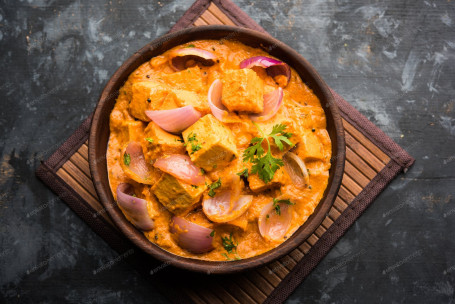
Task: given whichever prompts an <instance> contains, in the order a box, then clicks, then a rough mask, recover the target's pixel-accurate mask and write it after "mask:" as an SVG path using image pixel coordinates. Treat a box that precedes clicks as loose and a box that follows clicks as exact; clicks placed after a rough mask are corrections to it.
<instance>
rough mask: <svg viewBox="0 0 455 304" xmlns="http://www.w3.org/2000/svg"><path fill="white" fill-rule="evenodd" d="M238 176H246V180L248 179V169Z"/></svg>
mask: <svg viewBox="0 0 455 304" xmlns="http://www.w3.org/2000/svg"><path fill="white" fill-rule="evenodd" d="M236 174H237V175H238V176H244V177H245V178H248V169H243V170H242V171H240V172H237V173H236Z"/></svg>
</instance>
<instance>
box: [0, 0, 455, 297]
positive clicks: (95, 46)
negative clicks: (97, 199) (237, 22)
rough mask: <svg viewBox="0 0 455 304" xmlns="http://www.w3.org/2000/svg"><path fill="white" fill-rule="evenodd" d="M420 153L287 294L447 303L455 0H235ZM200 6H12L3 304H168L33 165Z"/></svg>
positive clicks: (4, 48) (1, 77) (4, 134)
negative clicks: (141, 52)
mask: <svg viewBox="0 0 455 304" xmlns="http://www.w3.org/2000/svg"><path fill="white" fill-rule="evenodd" d="M235 2H236V3H237V4H238V5H239V6H240V7H241V8H242V9H243V10H245V11H246V12H247V13H248V14H249V15H250V16H252V17H253V18H254V19H255V20H256V21H257V22H258V23H259V24H261V25H262V26H263V27H264V28H265V29H266V30H267V31H269V32H270V33H271V34H272V35H274V36H275V37H277V38H278V39H280V40H282V41H284V42H285V43H287V44H289V45H290V46H292V47H293V48H295V49H296V50H297V51H298V52H300V53H301V54H302V55H303V56H305V57H306V58H307V59H308V60H309V61H310V62H311V63H312V64H313V65H314V66H315V67H316V69H317V70H318V71H319V72H320V74H321V75H322V77H323V78H324V79H325V80H326V81H327V82H328V83H329V85H330V86H332V87H333V88H334V89H335V90H336V91H338V93H340V94H341V95H342V96H344V97H345V98H346V99H347V100H348V101H349V102H351V103H352V104H353V105H354V106H355V107H356V108H357V109H359V110H360V111H361V112H362V113H363V114H365V115H366V116H367V117H368V118H369V119H371V120H372V121H373V122H375V123H376V124H377V125H378V126H379V127H380V128H381V129H382V130H384V131H385V132H386V133H387V134H388V135H390V136H391V137H392V138H393V139H394V140H396V141H397V142H398V143H399V144H400V145H402V146H403V147H405V148H406V149H407V150H408V151H409V152H410V153H411V154H412V155H413V156H415V158H416V159H417V161H416V163H415V165H414V166H413V168H411V170H409V171H408V172H407V173H406V174H405V175H401V176H400V177H399V178H397V179H396V180H395V181H394V182H393V183H392V184H391V185H390V186H389V187H388V188H387V190H386V191H385V192H384V193H382V194H381V195H380V197H379V198H378V199H377V200H376V202H375V203H374V204H373V205H372V206H371V207H370V208H369V209H368V210H367V211H366V212H365V214H364V215H363V216H362V217H361V218H360V219H359V220H358V221H357V222H356V224H355V225H354V226H353V227H352V228H351V229H350V230H349V232H348V233H347V234H346V235H345V236H344V237H343V238H342V239H341V241H340V242H339V243H338V244H337V245H336V246H335V248H334V249H333V250H332V251H331V252H330V254H329V255H328V256H327V257H326V258H325V259H324V260H323V261H322V263H320V264H319V266H318V267H317V268H316V269H315V270H314V272H313V273H312V274H311V275H310V276H309V277H308V278H307V280H306V281H305V282H304V283H303V284H302V285H301V286H300V287H299V288H298V289H297V291H296V292H295V293H294V294H293V295H292V296H291V297H290V298H289V300H288V303H300V302H305V303H355V302H358V303H376V302H378V303H449V302H453V301H454V285H455V279H454V276H455V255H454V252H455V239H454V238H453V232H454V231H455V204H454V201H455V173H454V172H455V114H454V111H455V109H454V106H455V97H454V96H455V50H454V48H455V3H454V2H453V1H450V0H440V1H432V0H425V1H421V0H419V1H414V0H412V1H396V0H388V1H373V0H370V1H345V0H337V1H333V0H332V1H297V0H294V1H272V2H269V1H239V0H236V1H235ZM191 3H192V1H162V2H161V3H160V2H156V1H139V0H134V1H133V0H130V1H126V0H112V1H100V0H97V1H63V0H36V1H33V0H29V1H23V0H22V1H19V0H1V1H0V54H1V57H0V66H1V67H2V73H1V74H0V96H1V109H2V110H1V113H0V140H1V143H2V145H1V150H0V153H1V155H0V157H1V162H0V302H10V303H16V302H24V303H48V302H58V303H63V302H68V303H116V302H117V303H118V302H121V303H144V302H149V301H153V302H157V303H158V302H163V303H166V302H167V301H166V299H165V298H164V297H162V296H161V295H160V294H159V293H158V292H157V291H156V289H154V287H153V286H151V285H150V283H149V282H148V281H147V280H146V279H145V278H143V277H141V276H139V275H138V274H136V273H135V272H134V271H133V270H132V269H131V268H130V267H129V266H128V265H127V264H125V263H124V262H122V261H120V262H118V263H114V265H113V266H112V267H110V268H109V269H106V270H103V271H100V272H97V273H96V274H94V273H93V272H94V271H96V270H97V269H100V267H103V265H106V263H109V261H112V260H115V259H116V258H117V257H118V255H117V253H115V252H114V251H113V250H111V249H110V248H109V247H108V246H107V245H106V244H105V243H104V242H103V240H102V239H100V238H99V237H98V236H97V235H96V234H95V233H93V232H92V231H91V230H90V228H88V227H87V226H86V225H85V224H84V222H83V221H82V220H80V219H79V218H78V217H77V216H76V215H75V214H74V213H73V212H72V211H71V210H69V209H68V207H67V206H66V205H65V204H63V203H62V202H61V201H60V200H59V199H57V198H56V196H55V195H54V194H53V193H52V192H51V191H50V190H48V189H47V188H46V187H45V186H44V185H43V184H42V183H41V182H40V181H39V180H38V179H37V178H36V177H35V175H34V171H35V169H36V167H37V166H38V165H39V161H40V160H42V159H44V158H46V157H47V156H49V155H50V154H51V153H52V152H53V151H54V150H55V149H56V148H57V147H58V146H59V145H60V144H61V143H62V142H63V141H64V140H65V139H66V138H67V137H68V136H69V135H70V134H71V133H72V132H73V131H74V130H75V128H76V127H77V126H78V125H79V124H80V123H81V122H82V121H83V119H84V118H85V117H86V116H87V115H89V114H90V113H91V111H92V110H93V108H94V107H95V103H96V100H97V97H98V95H99V94H100V92H101V90H102V88H103V86H104V85H105V83H106V82H107V80H108V79H109V77H110V75H111V74H112V73H113V72H114V71H115V70H116V69H117V68H118V67H119V65H120V64H121V63H122V61H124V60H125V59H126V58H128V57H129V56H130V55H131V54H133V52H134V51H135V50H137V49H139V48H140V47H141V46H142V45H144V44H146V43H147V42H149V41H151V40H152V39H154V38H155V37H157V36H160V35H162V34H164V33H165V32H166V31H167V30H168V29H169V28H170V27H171V26H172V25H173V24H174V23H175V21H176V20H177V19H178V18H179V17H180V16H181V15H182V14H183V12H184V11H185V10H186V9H187V8H188V7H189V6H190V5H191Z"/></svg>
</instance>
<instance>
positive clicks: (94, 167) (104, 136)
mask: <svg viewBox="0 0 455 304" xmlns="http://www.w3.org/2000/svg"><path fill="white" fill-rule="evenodd" d="M233 31H235V40H236V41H241V42H243V43H247V44H249V45H251V46H256V47H257V46H262V47H264V48H266V49H267V48H268V47H269V49H270V50H271V52H270V53H272V54H271V55H272V56H273V55H275V56H276V57H278V58H280V59H284V61H286V62H289V63H290V65H291V66H292V67H293V68H295V69H296V70H295V71H293V73H298V74H299V75H300V76H303V79H304V80H305V82H306V83H308V84H309V86H310V87H311V88H312V89H313V90H314V93H315V95H316V96H317V97H318V98H319V99H320V100H321V103H322V105H323V106H324V107H323V108H321V109H323V110H324V111H325V113H326V115H327V131H328V134H329V139H330V140H331V141H332V147H331V151H329V150H330V149H328V150H327V151H329V152H331V153H332V155H336V157H335V158H333V160H334V162H333V164H332V169H330V173H329V177H328V187H327V189H326V191H325V192H324V193H323V194H322V193H321V196H323V198H322V201H321V203H320V204H319V205H318V206H317V207H316V209H315V212H314V214H313V215H311V216H310V217H309V219H308V220H307V221H306V222H305V224H304V225H303V226H301V227H300V228H299V226H298V225H297V226H296V227H295V229H293V231H296V232H295V233H294V234H292V233H289V234H288V236H290V238H289V240H288V241H286V242H284V243H282V244H281V245H279V246H278V247H276V248H274V249H272V250H270V249H271V248H273V247H269V248H266V250H263V249H264V248H262V249H261V250H262V251H256V252H253V253H251V254H250V255H244V256H240V257H241V258H242V260H240V261H234V262H232V263H229V264H230V265H229V266H226V267H223V268H221V267H220V262H215V261H206V260H205V261H198V260H195V259H194V258H195V257H194V256H191V255H185V258H182V257H178V256H176V255H174V254H171V253H169V252H167V251H165V250H162V249H161V248H158V247H157V246H155V245H153V244H150V242H149V241H148V240H147V239H146V238H145V237H143V236H141V233H140V232H139V231H138V230H137V229H135V228H133V227H132V225H131V224H129V223H128V222H127V221H126V220H125V217H124V216H123V214H122V212H121V211H120V210H119V209H118V208H108V209H107V210H108V212H109V214H110V215H111V217H112V218H113V220H114V221H115V222H116V223H117V225H118V226H119V227H120V229H121V230H122V231H123V232H124V233H125V234H126V235H127V236H129V237H130V239H132V240H133V242H135V243H136V244H137V245H139V246H140V247H141V248H142V249H144V250H145V251H146V252H148V253H150V254H152V255H154V256H155V257H158V258H160V259H162V260H166V261H169V263H171V264H173V265H176V266H179V267H184V268H186V269H190V270H196V271H207V270H209V271H211V272H214V273H227V272H234V271H239V270H244V269H247V268H250V267H254V266H256V265H259V264H262V263H264V262H267V261H270V260H272V259H274V258H276V257H279V256H282V255H283V254H285V253H287V252H289V250H291V249H292V248H294V247H295V246H296V245H297V244H298V243H299V242H300V241H301V240H302V239H303V238H305V237H306V236H308V235H309V234H310V233H311V232H312V231H313V230H314V229H315V227H316V226H317V225H319V223H320V221H322V219H323V217H324V212H326V211H327V210H328V209H329V208H330V205H331V204H332V203H333V200H334V198H335V194H336V191H337V190H338V187H339V184H340V181H341V173H342V167H343V164H344V140H343V132H342V128H340V127H341V121H340V118H339V115H338V112H337V109H336V106H335V105H334V104H333V97H332V96H331V95H330V93H329V91H328V89H327V87H326V86H325V85H324V84H323V82H322V81H321V80H320V78H319V77H318V76H317V74H316V73H315V71H314V70H313V69H312V68H311V66H309V64H308V63H307V62H306V61H304V59H303V58H301V57H300V56H298V55H297V54H296V53H295V52H293V51H292V50H291V49H290V48H288V47H286V46H284V45H283V44H282V43H280V42H278V41H276V40H274V39H273V38H270V37H268V36H266V35H263V34H260V33H257V32H254V31H251V30H245V29H241V30H240V29H235V30H234V29H233V28H232V27H225V26H210V27H207V28H204V29H201V28H200V29H191V30H184V31H182V32H180V33H176V34H171V35H168V36H166V37H163V38H162V39H159V40H157V41H155V42H153V43H151V44H150V45H148V46H147V47H145V48H143V49H142V50H140V51H139V52H138V53H136V54H135V56H133V57H132V58H130V59H129V60H128V61H127V62H125V64H124V66H122V67H121V68H120V70H119V71H118V72H116V74H115V75H114V76H113V78H112V79H111V81H110V83H109V84H108V86H107V87H106V88H105V90H104V92H103V95H102V96H101V99H100V103H99V105H98V107H97V110H96V112H95V116H94V119H93V122H92V130H91V135H90V142H89V155H90V166H91V171H92V175H93V178H94V181H95V186H96V189H97V192H98V194H99V196H100V199H101V201H102V202H103V204H105V205H106V206H107V207H109V206H115V202H114V200H113V197H112V195H111V193H109V192H110V191H109V183H108V180H107V174H106V171H107V163H103V162H100V161H99V159H101V158H103V156H102V152H103V151H104V153H105V152H106V148H105V147H106V146H104V148H103V147H102V146H103V143H104V145H106V144H107V142H108V137H109V134H110V133H109V131H108V130H106V127H107V125H108V123H109V117H108V115H109V113H110V112H111V111H112V109H113V107H114V104H115V98H114V97H116V96H115V90H116V89H119V88H120V87H121V86H122V85H123V84H124V82H125V80H126V79H127V77H128V75H130V74H131V73H132V72H133V71H134V70H135V69H136V68H138V67H139V66H140V64H143V63H144V62H145V61H148V60H149V59H151V58H152V57H156V56H157V55H160V54H163V53H164V52H165V51H167V50H168V49H171V48H172V47H175V46H177V45H179V44H183V43H188V42H189V41H194V40H195V39H196V38H202V39H220V38H222V37H226V36H229V35H230V34H229V33H231V34H232V32H233ZM231 36H232V35H231ZM182 37H183V38H182ZM226 42H227V43H230V41H226ZM144 56H145V57H148V59H144ZM286 59H287V60H286ZM249 71H250V72H253V71H251V70H249ZM243 73H245V74H248V73H249V72H243ZM255 73H256V72H253V74H255ZM248 77H250V76H248V75H247V78H248ZM275 80H277V79H276V78H275ZM222 81H223V80H222ZM222 81H221V83H222V85H224V84H225V83H223V82H222ZM280 81H281V80H280V79H278V81H277V82H278V83H280ZM211 84H213V82H212V83H211ZM212 87H214V88H216V86H212ZM226 87H229V85H226ZM276 88H277V87H276ZM214 90H215V89H214ZM212 91H213V90H212ZM215 91H216V90H215ZM275 91H276V90H275ZM278 92H279V90H278ZM215 95H216V94H215ZM275 95H278V96H279V95H280V94H275ZM215 99H216V98H215ZM216 103H217V101H215V102H214V104H216ZM226 108H227V107H226ZM231 109H232V108H231ZM222 110H223V109H222ZM227 110H229V109H227ZM259 110H260V109H249V111H250V112H252V111H256V112H259ZM106 112H108V113H106ZM144 112H145V111H144ZM201 112H202V111H201ZM204 114H205V115H204V116H203V117H202V118H201V119H200V120H201V121H204V119H205V120H207V122H206V123H207V124H211V125H213V121H215V122H219V121H218V120H217V119H216V118H215V116H212V115H211V114H207V113H204ZM278 114H279V113H278ZM139 115H140V114H139ZM249 115H255V114H253V113H249ZM240 116H241V115H240ZM228 118H232V117H228ZM272 127H273V125H272ZM150 129H151V128H150ZM155 129H156V128H155ZM231 132H232V131H231ZM139 133H140V132H139ZM278 133H280V132H278ZM269 134H270V133H269ZM188 135H190V136H187V137H186V139H187V140H188V139H189V138H191V134H189V133H188ZM280 135H284V134H283V133H280ZM270 139H272V138H270ZM183 140H185V136H184V138H183ZM291 142H292V141H291ZM245 143H246V144H247V145H248V144H249V143H248V141H245ZM250 143H251V138H250ZM188 146H190V145H187V147H186V148H188ZM127 148H128V151H130V152H131V151H133V153H134V150H135V147H134V145H133V146H132V147H122V148H121V151H123V154H122V155H125V151H126V149H127ZM136 148H137V147H136ZM225 148H226V147H225ZM276 148H277V147H271V149H272V150H273V149H276ZM130 149H132V150H130ZM278 150H279V149H278ZM188 152H190V153H191V152H193V151H191V150H190V151H188ZM280 152H283V151H280ZM121 153H122V152H121ZM127 154H130V153H127ZM232 154H233V155H235V156H236V159H237V160H239V159H240V158H242V156H243V153H239V152H238V151H237V153H236V152H235V151H233V152H232ZM181 155H183V154H181ZM283 155H284V152H283ZM283 155H281V156H283ZM188 156H191V154H190V155H187V157H188ZM196 156H197V155H196ZM239 156H240V157H239ZM329 158H330V157H329ZM97 160H98V161H97ZM192 161H194V162H195V163H197V164H199V165H200V166H201V167H203V166H205V165H204V164H202V163H201V162H203V161H197V160H196V159H193V160H192ZM291 161H292V160H291ZM228 163H229V162H228ZM124 164H125V162H124ZM224 166H225V168H228V167H229V165H228V164H224ZM207 169H209V168H207ZM241 169H243V168H241ZM281 169H283V168H281ZM122 170H123V169H122ZM250 170H251V169H250ZM103 171H104V172H103ZM215 171H216V170H215ZM124 172H125V171H124ZM213 173H214V172H210V174H213ZM231 173H232V172H231ZM237 173H240V172H237ZM231 176H232V174H231V175H230V178H231ZM231 179H232V178H231ZM210 181H211V182H214V181H213V179H211V180H210ZM215 182H216V181H215ZM144 183H145V184H147V182H144ZM150 183H152V182H150ZM165 184H168V183H167V182H166V183H165ZM211 184H212V183H208V185H211ZM221 184H223V181H222V179H221ZM226 184H229V181H228V180H226ZM155 186H156V185H154V186H153V187H152V188H156V187H155ZM203 186H205V183H204V185H203ZM203 186H202V187H203ZM130 190H131V189H126V188H125V189H123V193H130V194H131V192H129V191H130ZM219 190H223V187H220V188H219ZM248 191H249V190H248ZM268 191H270V190H268ZM215 192H216V190H215ZM221 192H222V191H221ZM244 194H245V195H249V194H251V193H244ZM252 194H253V195H254V193H252ZM276 198H278V197H276ZM286 199H287V198H283V200H286ZM291 203H292V202H291ZM272 206H273V205H272ZM286 206H289V205H287V204H286ZM286 206H282V208H283V209H282V210H286V208H287V207H286ZM262 207H264V205H262ZM184 209H185V208H184ZM176 210H177V209H176ZM180 212H181V211H180V210H179V211H176V213H178V214H179V213H180ZM272 212H275V214H276V211H274V210H272ZM270 214H271V213H270ZM270 214H269V215H270ZM212 220H213V218H212ZM215 221H216V219H215ZM173 223H175V221H173ZM154 224H155V223H154ZM184 225H185V224H180V226H184ZM180 228H181V227H180ZM297 228H298V229H297ZM185 229H186V228H184V230H185ZM216 230H217V229H215V231H216ZM291 230H292V229H290V230H289V231H291ZM222 233H223V232H222V231H221V234H222ZM226 236H227V237H228V238H226ZM223 237H224V239H227V240H235V238H234V239H230V234H228V235H225V236H223ZM220 239H221V236H220ZM234 242H235V243H236V242H237V240H235V241H234ZM223 247H224V246H223ZM267 250H270V251H267ZM238 251H239V250H238ZM253 251H254V250H253ZM265 251H267V252H265ZM211 252H216V251H211ZM263 252H265V253H263ZM228 253H229V252H228ZM261 253H263V254H261ZM177 254H178V253H177ZM218 254H220V252H218ZM237 254H238V252H237ZM256 254H259V255H257V256H256ZM221 256H222V257H223V258H224V260H226V258H230V259H236V254H234V255H230V254H229V255H227V257H226V256H223V255H221ZM207 259H211V260H218V261H220V260H221V259H220V258H210V257H208V258H207ZM222 265H224V264H222Z"/></svg>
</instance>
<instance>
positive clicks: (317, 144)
mask: <svg viewBox="0 0 455 304" xmlns="http://www.w3.org/2000/svg"><path fill="white" fill-rule="evenodd" d="M296 154H297V155H298V156H300V158H302V159H303V160H304V161H307V160H323V159H324V149H323V145H322V143H321V141H320V140H319V138H318V136H317V134H316V132H312V130H309V129H305V130H303V132H302V136H301V142H300V143H299V144H298V145H297V149H296Z"/></svg>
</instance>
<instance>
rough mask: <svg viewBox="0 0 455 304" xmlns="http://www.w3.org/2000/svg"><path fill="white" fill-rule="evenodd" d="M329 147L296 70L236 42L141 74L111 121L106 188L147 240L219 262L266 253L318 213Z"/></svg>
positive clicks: (202, 47) (193, 48)
mask: <svg viewBox="0 0 455 304" xmlns="http://www.w3.org/2000/svg"><path fill="white" fill-rule="evenodd" d="M331 151H332V147H331V141H330V137H329V135H328V132H327V130H326V117H325V114H324V110H323V108H322V107H321V104H320V101H319V99H318V98H317V96H316V95H315V94H314V93H313V92H312V90H311V89H310V88H309V87H307V85H306V84H305V83H304V82H303V81H302V79H301V78H300V77H299V75H298V74H297V73H296V71H295V70H294V69H292V68H291V67H289V66H288V65H287V64H286V63H284V62H282V61H280V60H278V59H276V58H273V57H271V56H270V55H268V54H267V53H266V52H265V51H263V50H261V49H258V48H251V47H248V46H246V45H244V44H242V43H240V42H237V41H230V40H220V41H215V40H199V41H193V42H191V43H186V44H183V45H180V46H178V47H175V48H173V49H171V50H168V51H166V52H165V53H163V54H161V55H159V56H156V57H154V58H152V59H151V60H149V61H147V62H145V63H144V64H142V65H141V66H140V67H139V68H137V69H136V70H135V71H134V72H133V73H132V74H131V75H130V76H129V78H128V80H127V81H126V82H125V84H124V85H123V87H122V88H121V89H120V94H119V96H118V98H117V101H116V103H115V106H114V109H113V110H112V112H111V114H110V139H109V144H108V149H107V165H108V174H109V182H110V186H111V189H112V193H113V196H114V198H115V199H116V200H117V203H118V206H119V208H120V209H121V210H122V211H123V213H124V215H125V217H126V218H127V219H128V220H129V221H130V222H131V223H132V224H133V225H134V226H136V227H137V228H138V229H140V230H142V231H143V233H144V234H145V236H146V237H147V238H148V239H149V240H150V242H153V243H155V244H156V245H158V246H160V247H161V248H163V249H165V250H167V251H169V252H172V253H174V254H176V255H179V256H183V257H188V258H196V259H203V260H211V261H226V260H237V259H245V258H250V257H254V256H257V255H260V254H262V253H264V252H267V251H269V250H271V249H273V248H275V247H277V246H278V245H279V244H281V243H282V242H284V241H286V239H288V238H289V237H290V236H291V235H292V234H293V233H294V232H295V231H296V230H297V229H298V228H299V227H300V226H301V225H302V224H303V223H304V222H305V221H306V220H307V219H308V217H309V216H310V215H311V214H312V213H313V211H314V210H315V208H316V206H317V205H318V203H319V201H320V200H321V198H322V197H323V194H324V191H325V189H326V187H327V184H328V178H329V169H330V159H331Z"/></svg>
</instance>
